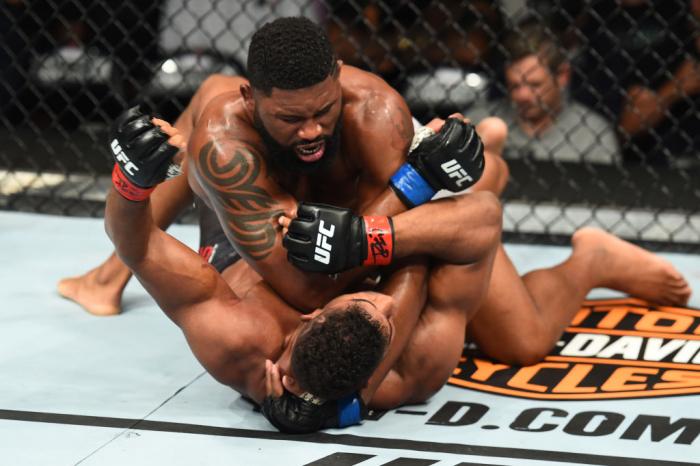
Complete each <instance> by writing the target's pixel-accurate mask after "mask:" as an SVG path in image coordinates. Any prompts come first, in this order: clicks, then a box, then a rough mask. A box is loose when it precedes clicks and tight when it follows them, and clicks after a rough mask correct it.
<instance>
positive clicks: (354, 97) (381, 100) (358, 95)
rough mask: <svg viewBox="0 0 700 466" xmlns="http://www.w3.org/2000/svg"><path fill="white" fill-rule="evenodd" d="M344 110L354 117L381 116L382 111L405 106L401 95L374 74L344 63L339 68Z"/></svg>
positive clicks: (373, 117)
mask: <svg viewBox="0 0 700 466" xmlns="http://www.w3.org/2000/svg"><path fill="white" fill-rule="evenodd" d="M340 83H341V86H342V88H343V100H344V102H345V108H344V110H345V111H346V112H351V113H352V114H353V116H355V117H356V118H363V119H364V118H371V119H377V118H381V117H382V116H383V115H382V112H386V111H391V110H393V109H395V108H396V106H401V107H406V103H405V101H404V99H403V97H401V95H400V94H399V93H398V92H397V91H396V90H395V89H394V88H392V87H391V86H390V85H389V84H387V82H386V81H384V80H383V79H382V78H380V77H379V76H377V75H376V74H373V73H370V72H367V71H363V70H361V69H359V68H355V67H353V66H348V65H345V66H343V68H342V69H341V74H340Z"/></svg>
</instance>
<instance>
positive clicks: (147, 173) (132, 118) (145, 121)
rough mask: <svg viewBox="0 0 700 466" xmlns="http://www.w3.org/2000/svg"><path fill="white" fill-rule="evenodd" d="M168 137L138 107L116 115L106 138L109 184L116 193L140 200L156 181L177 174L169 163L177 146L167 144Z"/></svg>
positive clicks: (176, 168)
mask: <svg viewBox="0 0 700 466" xmlns="http://www.w3.org/2000/svg"><path fill="white" fill-rule="evenodd" d="M168 138H169V136H168V135H167V134H165V133H164V132H163V131H162V130H161V129H160V128H159V127H158V126H156V125H155V124H154V123H153V122H152V121H151V117H150V116H148V115H144V114H143V112H141V110H140V109H139V108H138V107H132V108H130V109H128V110H127V111H125V112H123V113H122V114H121V115H119V117H118V118H117V119H116V121H115V122H114V125H113V126H112V129H111V131H110V137H109V140H110V143H109V145H110V149H111V152H112V155H113V156H114V161H115V165H114V170H113V171H112V183H113V184H114V187H115V189H116V190H117V192H118V193H119V194H121V195H122V196H123V197H125V198H126V199H129V200H131V201H143V200H144V199H146V198H148V196H149V195H150V194H151V192H152V191H153V189H155V186H156V185H157V184H158V183H160V182H162V181H163V180H165V179H166V178H168V177H171V176H174V175H177V174H179V173H178V171H179V167H178V166H177V165H175V164H173V163H172V158H173V156H175V154H177V152H178V150H179V149H178V148H177V147H175V146H171V145H170V144H168Z"/></svg>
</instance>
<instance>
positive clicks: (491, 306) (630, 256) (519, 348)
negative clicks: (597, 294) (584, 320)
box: [470, 228, 690, 365]
mask: <svg viewBox="0 0 700 466" xmlns="http://www.w3.org/2000/svg"><path fill="white" fill-rule="evenodd" d="M572 246H573V252H572V254H571V256H570V257H569V258H568V259H567V260H566V261H564V262H563V263H561V264H559V265H557V266H554V267H551V268H547V269H540V270H535V271H532V272H530V273H528V274H526V275H524V276H523V277H522V278H520V277H519V275H518V272H517V271H516V269H515V267H514V266H513V263H512V262H511V261H510V259H509V258H508V256H507V255H506V253H505V250H504V249H503V247H500V248H499V250H498V254H497V256H496V260H495V263H494V271H493V275H492V278H491V284H490V288H489V292H488V296H487V298H486V301H485V303H484V305H483V307H482V308H481V309H480V310H479V312H478V313H477V315H476V316H475V317H474V319H473V320H472V321H471V323H470V335H471V336H472V337H473V338H474V340H475V341H476V343H477V344H478V345H479V347H480V348H481V349H482V350H483V351H484V352H485V353H486V354H488V355H489V356H491V357H493V358H495V359H498V360H500V361H503V362H506V363H511V364H520V365H528V364H533V363H535V362H537V361H539V360H540V359H542V358H543V357H544V356H545V355H546V354H547V353H548V352H549V351H550V350H551V348H552V347H553V346H554V344H555V343H556V342H557V340H558V339H559V337H560V336H561V333H562V332H563V331H564V329H565V328H566V326H567V325H569V323H570V322H571V319H572V318H573V316H574V315H575V313H576V312H577V311H578V310H579V309H580V307H581V304H582V302H583V300H584V299H585V298H586V296H587V295H588V293H589V292H590V290H592V289H593V288H597V287H605V288H611V289H614V290H618V291H622V292H624V293H628V294H632V295H634V296H637V297H640V298H643V299H646V300H649V301H652V302H656V303H659V304H675V305H679V304H684V303H686V302H687V300H688V298H689V296H690V288H689V287H688V284H687V282H686V281H685V280H684V279H683V277H682V276H681V275H680V273H678V272H677V271H676V270H675V269H674V268H673V266H672V265H671V264H670V263H668V262H667V261H665V260H663V259H662V258H660V257H658V256H655V255H653V254H651V253H650V252H648V251H645V250H643V249H641V248H639V247H637V246H634V245H632V244H630V243H628V242H626V241H623V240H621V239H619V238H616V237H615V236H613V235H611V234H609V233H605V232H603V231H601V230H597V229H593V228H584V229H581V230H579V231H578V232H576V233H575V234H574V236H573V238H572Z"/></svg>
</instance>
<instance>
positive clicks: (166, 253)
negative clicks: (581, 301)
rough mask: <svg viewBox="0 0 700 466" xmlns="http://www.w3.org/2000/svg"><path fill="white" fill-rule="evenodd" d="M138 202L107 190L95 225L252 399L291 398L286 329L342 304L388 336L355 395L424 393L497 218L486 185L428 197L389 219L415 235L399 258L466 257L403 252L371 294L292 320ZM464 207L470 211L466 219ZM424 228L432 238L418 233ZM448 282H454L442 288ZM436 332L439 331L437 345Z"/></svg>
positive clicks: (475, 301)
mask: <svg viewBox="0 0 700 466" xmlns="http://www.w3.org/2000/svg"><path fill="white" fill-rule="evenodd" d="M150 209H151V206H150V202H149V201H148V200H146V201H143V202H131V201H127V200H125V199H124V198H122V197H121V196H120V195H118V194H117V193H116V191H114V190H111V192H110V195H109V196H108V200H107V209H106V213H105V224H106V229H107V232H108V234H109V236H110V238H111V239H112V241H113V243H114V245H115V249H116V251H117V253H118V254H119V256H120V257H121V259H122V260H123V261H124V262H125V263H126V264H128V266H129V267H130V268H131V269H132V270H133V271H134V273H135V275H136V276H137V277H138V279H139V281H140V282H141V283H142V284H143V285H144V287H145V288H146V290H147V291H148V292H149V294H150V295H151V296H152V297H153V298H154V299H155V300H156V302H157V303H158V305H159V306H160V308H161V309H162V310H163V311H164V312H165V313H166V314H167V315H168V317H170V318H171V319H172V320H173V322H175V323H176V324H177V325H178V326H179V327H180V328H181V329H182V331H183V333H184V335H185V337H186V339H187V342H188V344H189V346H190V348H191V349H192V351H193V353H194V355H195V356H196V357H197V359H198V360H199V361H200V362H201V363H202V365H203V366H204V367H205V368H206V369H207V371H208V372H210V373H211V375H212V376H213V377H214V378H216V379H217V380H218V381H219V382H221V383H223V384H226V385H229V386H231V387H232V388H234V389H235V390H237V391H239V392H240V393H242V394H244V395H246V396H248V397H250V398H252V399H253V400H255V401H256V402H258V403H259V402H261V401H262V399H263V398H264V397H265V396H266V395H268V394H271V395H279V394H280V393H281V390H282V388H281V387H282V385H284V386H285V387H286V388H287V389H288V390H290V391H291V392H292V393H295V394H301V393H302V392H303V391H304V387H303V386H301V385H300V384H299V383H298V382H297V381H296V380H295V378H294V374H293V373H292V371H291V368H290V360H291V355H292V352H293V351H294V345H295V342H296V338H297V336H298V335H299V333H300V332H302V331H303V330H304V328H305V327H306V326H307V325H308V323H309V321H311V320H312V319H322V318H323V315H324V312H342V311H337V310H332V309H338V308H342V307H343V304H347V303H348V302H349V301H354V302H355V304H357V305H360V306H361V307H362V308H363V309H364V310H366V311H367V312H368V313H369V314H370V315H371V316H372V319H373V320H377V321H378V322H379V324H380V326H381V328H382V329H383V331H384V332H385V334H386V335H388V336H389V346H388V348H387V351H386V352H385V355H384V358H383V360H382V362H380V364H379V366H378V367H377V369H376V370H375V371H374V373H373V375H372V376H371V377H370V379H369V380H368V381H367V383H366V384H365V386H364V388H362V387H358V389H359V388H361V396H362V397H363V399H364V401H365V402H366V403H368V404H369V406H370V407H378V408H388V407H395V406H398V405H399V404H401V403H405V402H410V401H422V400H425V399H426V398H427V397H428V396H429V395H431V394H432V393H433V392H434V391H436V390H437V389H439V388H440V387H441V386H442V385H443V384H444V382H445V380H446V379H447V377H448V376H449V374H450V373H451V371H452V368H453V367H454V365H455V364H456V363H457V360H458V358H459V355H460V354H461V348H462V343H463V341H464V331H465V324H466V321H467V318H468V313H469V311H468V310H472V312H473V310H475V309H478V308H479V304H480V302H481V301H482V300H483V298H484V297H485V295H486V292H487V289H488V281H489V276H490V274H491V270H492V265H493V259H494V257H495V253H496V249H497V246H498V243H499V236H500V217H501V212H500V207H499V205H498V202H497V200H496V199H495V197H494V196H493V195H490V194H488V193H483V194H480V195H477V196H460V197H457V198H451V199H447V200H443V201H439V202H434V203H429V204H426V205H424V206H421V207H419V208H416V209H413V210H411V211H409V212H405V213H403V214H400V215H397V216H395V217H394V218H393V219H394V224H395V225H396V229H397V231H406V232H411V231H416V232H417V233H416V234H415V235H414V236H411V235H410V234H405V235H403V236H402V237H403V240H402V244H404V245H405V248H404V249H405V251H406V254H411V255H413V253H414V252H415V253H417V254H426V255H429V256H431V257H441V256H444V259H449V260H453V261H455V263H456V264H462V263H468V265H446V264H444V263H435V264H433V265H432V266H431V268H432V270H431V271H430V272H429V274H428V265H427V264H426V262H425V260H423V259H415V258H414V259H413V260H409V261H408V262H406V263H404V264H402V266H401V267H400V268H398V269H397V270H395V272H394V273H393V274H390V275H389V276H388V278H387V279H386V280H385V282H384V284H383V285H382V287H381V289H380V290H381V293H378V292H357V293H353V294H347V295H341V296H338V297H336V298H335V299H333V300H331V301H330V302H329V303H327V305H326V306H324V307H323V308H321V309H317V310H316V311H314V312H313V313H312V314H310V315H306V316H304V315H301V314H299V313H298V311H297V310H296V309H294V308H292V307H291V306H289V305H288V304H287V303H285V302H284V301H283V300H281V299H280V298H279V296H277V294H276V293H275V292H274V291H273V290H272V289H271V288H270V287H269V286H268V285H267V284H266V283H265V282H264V281H262V280H258V281H257V282H252V283H250V282H249V283H248V284H247V285H243V284H242V282H240V281H238V280H235V281H232V282H230V283H227V281H226V280H225V279H224V276H225V274H223V275H222V274H219V273H217V272H216V270H215V269H214V268H213V267H212V266H210V265H209V264H207V263H206V262H205V261H204V260H203V259H202V258H201V257H200V256H198V255H197V254H196V253H195V252H194V251H192V250H190V249H189V248H188V247H186V246H185V245H183V244H182V243H180V242H178V241H177V240H176V239H174V238H172V237H171V236H170V235H168V234H166V233H164V232H163V231H162V230H161V229H159V228H157V226H156V225H155V223H154V221H153V218H152V214H151V211H150ZM475 211H477V212H478V213H480V214H481V216H480V217H481V219H480V220H478V221H477V220H475V216H474V215H473V214H474V212H475ZM425 216H429V217H431V218H432V219H433V222H432V224H431V225H426V223H425V222H423V221H422V218H424V217H425ZM459 225H468V228H466V229H465V228H460V226H459ZM431 230H433V231H432V232H433V233H434V241H432V242H425V241H422V238H423V237H424V236H425V235H426V234H428V233H429V232H430V231H431ZM414 257H415V256H414ZM231 268H239V272H240V273H243V274H245V269H249V266H248V265H247V264H246V263H245V262H243V261H240V262H238V263H237V264H235V265H233V266H232V267H231ZM455 279H459V280H464V282H465V285H464V286H461V287H455V286H453V283H454V280H455ZM261 328H264V329H265V331H264V332H261V331H260V329H261ZM436 332H439V333H436ZM436 334H440V335H441V337H440V342H438V343H436V342H435V341H434V340H435V338H434V336H435V335H436ZM426 370H428V371H429V372H428V373H427V374H426V373H425V371H426Z"/></svg>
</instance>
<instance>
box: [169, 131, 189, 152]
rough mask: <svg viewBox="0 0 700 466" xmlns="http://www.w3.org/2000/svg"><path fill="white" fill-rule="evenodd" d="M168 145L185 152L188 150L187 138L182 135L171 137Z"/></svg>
mask: <svg viewBox="0 0 700 466" xmlns="http://www.w3.org/2000/svg"><path fill="white" fill-rule="evenodd" d="M168 144H170V145H171V146H175V147H177V148H178V149H180V150H183V151H184V150H185V148H186V143H185V137H184V136H183V135H182V134H180V133H178V134H176V135H175V136H172V137H170V139H168Z"/></svg>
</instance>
